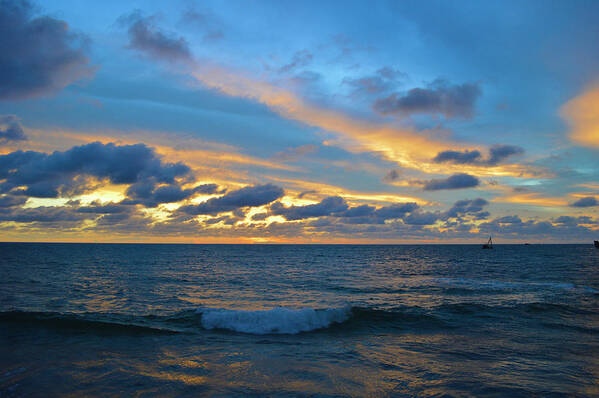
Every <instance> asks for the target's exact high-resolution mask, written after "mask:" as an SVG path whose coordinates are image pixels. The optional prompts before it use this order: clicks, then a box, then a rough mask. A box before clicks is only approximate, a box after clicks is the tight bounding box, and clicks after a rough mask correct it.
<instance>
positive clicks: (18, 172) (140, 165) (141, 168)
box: [0, 142, 191, 198]
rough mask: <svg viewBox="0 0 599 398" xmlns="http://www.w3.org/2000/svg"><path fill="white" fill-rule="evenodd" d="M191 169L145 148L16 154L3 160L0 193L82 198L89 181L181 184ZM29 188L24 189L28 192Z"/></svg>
mask: <svg viewBox="0 0 599 398" xmlns="http://www.w3.org/2000/svg"><path fill="white" fill-rule="evenodd" d="M190 171H191V169H190V168H189V167H188V166H186V165H184V164H183V163H180V162H179V163H165V162H163V161H162V159H161V158H160V157H159V156H158V155H157V154H156V153H155V152H154V150H153V149H151V148H149V147H147V146H146V145H144V144H135V145H115V144H113V143H108V144H102V143H100V142H94V143H91V144H87V145H82V146H75V147H73V148H71V149H69V150H67V151H64V152H59V151H56V152H54V153H52V154H46V153H43V152H35V151H27V152H23V151H16V152H12V153H9V154H6V155H0V181H1V180H4V181H3V182H0V192H9V191H11V190H14V191H15V193H19V194H23V195H26V196H34V197H47V198H55V197H59V196H64V195H66V196H69V195H71V194H74V193H82V192H84V191H85V190H86V188H87V186H88V184H89V178H88V177H93V178H96V179H107V180H108V181H109V182H111V183H113V184H135V183H142V182H143V183H144V184H146V186H148V187H153V186H154V185H155V184H175V183H176V178H179V177H183V176H186V175H188V174H189V173H190ZM23 187H24V188H23Z"/></svg>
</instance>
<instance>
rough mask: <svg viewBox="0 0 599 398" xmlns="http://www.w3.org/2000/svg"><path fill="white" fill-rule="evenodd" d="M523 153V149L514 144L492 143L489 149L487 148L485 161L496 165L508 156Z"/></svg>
mask: <svg viewBox="0 0 599 398" xmlns="http://www.w3.org/2000/svg"><path fill="white" fill-rule="evenodd" d="M523 153H524V149H522V148H520V147H518V146H515V145H493V146H492V147H491V149H489V159H488V160H487V163H488V164H490V165H496V164H497V163H499V162H501V161H503V160H504V159H506V158H508V157H510V156H513V155H521V154H523Z"/></svg>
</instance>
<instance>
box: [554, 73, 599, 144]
mask: <svg viewBox="0 0 599 398" xmlns="http://www.w3.org/2000/svg"><path fill="white" fill-rule="evenodd" d="M560 114H561V115H562V117H563V118H564V119H566V121H567V122H568V124H569V125H570V138H571V139H572V140H573V141H574V142H576V143H577V144H581V145H582V146H586V147H595V148H599V84H597V85H594V86H593V87H591V88H590V89H588V90H587V91H585V92H584V93H582V94H581V95H579V96H578V97H576V98H574V99H572V100H570V101H569V102H567V103H566V104H565V105H564V106H563V107H562V108H561V110H560Z"/></svg>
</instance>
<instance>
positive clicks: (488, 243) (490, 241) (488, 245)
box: [483, 236, 493, 249]
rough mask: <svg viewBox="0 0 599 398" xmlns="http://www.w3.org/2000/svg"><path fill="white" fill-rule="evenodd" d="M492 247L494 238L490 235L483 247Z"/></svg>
mask: <svg viewBox="0 0 599 398" xmlns="http://www.w3.org/2000/svg"><path fill="white" fill-rule="evenodd" d="M492 248H493V240H492V239H491V237H490V236H489V240H488V241H487V243H485V244H484V245H483V249H492Z"/></svg>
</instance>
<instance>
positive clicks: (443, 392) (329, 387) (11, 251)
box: [0, 244, 599, 397]
mask: <svg viewBox="0 0 599 398" xmlns="http://www.w3.org/2000/svg"><path fill="white" fill-rule="evenodd" d="M59 395H60V396H62V395H70V396H216V397H219V396H248V395H254V396H399V397H401V396H510V397H513V396H527V397H528V396H534V395H536V396H561V395H579V396H599V250H597V249H595V248H594V247H593V246H592V245H531V246H524V245H505V246H502V245H500V246H496V248H495V249H493V250H481V249H480V246H469V245H448V246H349V245H348V246H345V245H342V246H337V245H335V246H303V245H284V246H270V245H258V246H246V245H136V244H134V245H100V244H0V396H2V397H12V396H15V397H17V396H43V397H47V396H59Z"/></svg>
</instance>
